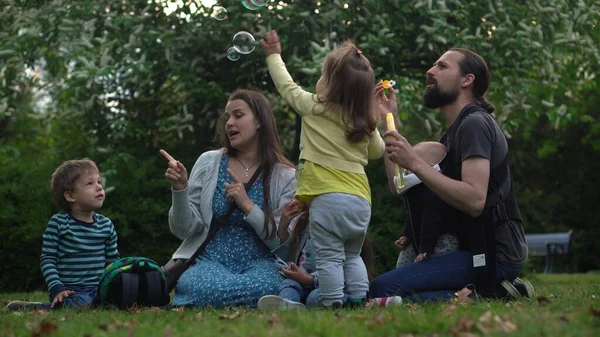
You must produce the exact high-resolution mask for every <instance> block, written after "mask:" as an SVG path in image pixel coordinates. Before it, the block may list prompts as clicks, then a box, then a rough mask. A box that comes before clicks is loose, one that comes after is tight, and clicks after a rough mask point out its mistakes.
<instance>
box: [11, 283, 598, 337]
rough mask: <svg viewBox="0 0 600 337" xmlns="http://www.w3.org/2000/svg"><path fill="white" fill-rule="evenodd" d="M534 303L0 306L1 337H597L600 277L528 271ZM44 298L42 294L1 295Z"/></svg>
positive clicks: (28, 298)
mask: <svg viewBox="0 0 600 337" xmlns="http://www.w3.org/2000/svg"><path fill="white" fill-rule="evenodd" d="M528 279H529V280H530V281H531V282H532V283H533V285H534V286H535V288H536V292H537V296H538V299H537V300H536V301H534V302H529V301H527V300H521V301H516V302H508V303H504V302H500V301H494V302H487V301H484V302H477V303H471V304H461V303H458V304H451V303H437V304H426V305H412V304H408V305H407V304H405V305H401V306H395V307H388V308H365V309H361V310H341V311H337V312H334V311H324V310H315V311H310V312H304V313H295V312H279V313H273V314H263V313H261V312H259V311H253V310H248V309H231V310H185V311H182V310H177V309H173V310H170V311H163V310H159V309H145V310H138V311H130V312H120V311H105V310H82V311H72V310H57V311H52V312H48V311H25V312H9V311H6V310H2V311H0V337H1V336H49V335H56V336H164V337H169V336H216V335H220V336H257V337H258V336H286V337H287V336H303V337H304V336H462V337H471V336H507V335H510V336H561V337H562V336H590V337H592V336H600V274H571V275H539V274H536V275H531V276H529V277H528ZM0 299H1V300H2V303H7V302H8V300H11V299H27V300H40V301H43V300H45V299H46V295H45V294H44V293H41V292H39V293H13V294H0Z"/></svg>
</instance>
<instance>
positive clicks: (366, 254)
mask: <svg viewBox="0 0 600 337" xmlns="http://www.w3.org/2000/svg"><path fill="white" fill-rule="evenodd" d="M307 229H308V211H304V212H302V214H300V215H299V218H298V220H297V221H296V225H295V226H294V230H293V231H292V235H291V238H290V240H291V241H290V242H291V244H290V248H291V249H290V252H291V253H292V256H298V254H299V253H300V252H299V251H298V249H300V238H301V237H302V233H303V232H304V231H305V230H307ZM360 257H361V258H362V260H363V262H364V264H365V267H367V275H368V276H369V282H370V281H371V280H372V279H373V245H372V240H371V238H370V237H369V235H368V234H367V237H366V238H365V241H364V242H363V246H362V249H361V252H360ZM295 262H297V261H295Z"/></svg>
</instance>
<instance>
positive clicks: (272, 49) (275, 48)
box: [260, 30, 281, 56]
mask: <svg viewBox="0 0 600 337" xmlns="http://www.w3.org/2000/svg"><path fill="white" fill-rule="evenodd" d="M260 44H261V45H262V46H263V49H264V50H265V54H266V55H267V56H270V55H273V54H281V43H280V42H279V36H278V35H277V32H276V31H275V30H270V31H268V32H267V34H266V35H265V38H264V39H261V40H260Z"/></svg>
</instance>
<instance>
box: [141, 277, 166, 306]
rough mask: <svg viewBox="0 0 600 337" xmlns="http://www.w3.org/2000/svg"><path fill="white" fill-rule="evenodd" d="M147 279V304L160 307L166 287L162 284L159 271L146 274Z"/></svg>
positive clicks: (145, 295)
mask: <svg viewBox="0 0 600 337" xmlns="http://www.w3.org/2000/svg"><path fill="white" fill-rule="evenodd" d="M144 276H145V277H146V285H147V288H146V292H147V293H146V294H144V295H143V296H144V297H145V300H146V303H147V304H150V305H160V304H161V303H160V302H161V299H162V298H163V297H164V294H165V285H164V284H163V283H162V282H161V279H160V274H159V272H158V271H157V270H155V271H148V272H146V273H144Z"/></svg>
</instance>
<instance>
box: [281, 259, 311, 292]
mask: <svg viewBox="0 0 600 337" xmlns="http://www.w3.org/2000/svg"><path fill="white" fill-rule="evenodd" d="M281 269H282V271H283V274H284V275H285V277H287V278H289V279H291V280H294V281H296V282H298V283H300V284H303V285H305V286H308V287H310V286H312V284H313V277H312V275H311V274H309V273H307V272H305V271H304V269H301V268H299V267H298V266H297V265H296V264H295V263H294V262H290V266H289V267H282V268H281Z"/></svg>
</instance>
